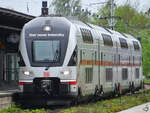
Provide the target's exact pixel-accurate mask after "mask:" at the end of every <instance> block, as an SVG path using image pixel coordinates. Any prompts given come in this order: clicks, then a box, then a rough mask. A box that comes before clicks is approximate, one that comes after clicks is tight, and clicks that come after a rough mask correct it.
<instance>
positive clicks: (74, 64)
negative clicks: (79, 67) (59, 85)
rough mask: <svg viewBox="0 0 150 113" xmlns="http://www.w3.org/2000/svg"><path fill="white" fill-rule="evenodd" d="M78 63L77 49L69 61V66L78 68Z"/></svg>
mask: <svg viewBox="0 0 150 113" xmlns="http://www.w3.org/2000/svg"><path fill="white" fill-rule="evenodd" d="M76 63H77V51H76V49H75V50H74V52H73V54H72V56H71V58H70V60H69V63H68V66H76Z"/></svg>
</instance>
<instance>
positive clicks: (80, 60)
mask: <svg viewBox="0 0 150 113" xmlns="http://www.w3.org/2000/svg"><path fill="white" fill-rule="evenodd" d="M81 60H82V50H80V61H81Z"/></svg>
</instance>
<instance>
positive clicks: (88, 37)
mask: <svg viewBox="0 0 150 113" xmlns="http://www.w3.org/2000/svg"><path fill="white" fill-rule="evenodd" d="M80 30H81V33H82V37H83V42H86V43H93V37H92V34H91V31H90V30H88V29H84V28H81V29H80Z"/></svg>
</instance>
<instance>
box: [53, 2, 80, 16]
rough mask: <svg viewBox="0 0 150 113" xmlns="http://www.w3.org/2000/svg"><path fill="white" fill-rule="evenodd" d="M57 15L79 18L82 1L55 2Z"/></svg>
mask: <svg viewBox="0 0 150 113" xmlns="http://www.w3.org/2000/svg"><path fill="white" fill-rule="evenodd" d="M51 6H53V7H54V11H55V14H59V15H63V16H77V15H80V13H81V5H80V0H76V1H75V0H53V2H52V4H51Z"/></svg>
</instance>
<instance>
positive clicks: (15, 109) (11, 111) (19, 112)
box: [0, 104, 50, 113]
mask: <svg viewBox="0 0 150 113" xmlns="http://www.w3.org/2000/svg"><path fill="white" fill-rule="evenodd" d="M49 112H50V110H45V109H33V110H30V109H21V108H20V106H17V105H14V104H13V105H12V107H10V108H8V109H4V110H2V111H0V113H49Z"/></svg>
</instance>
